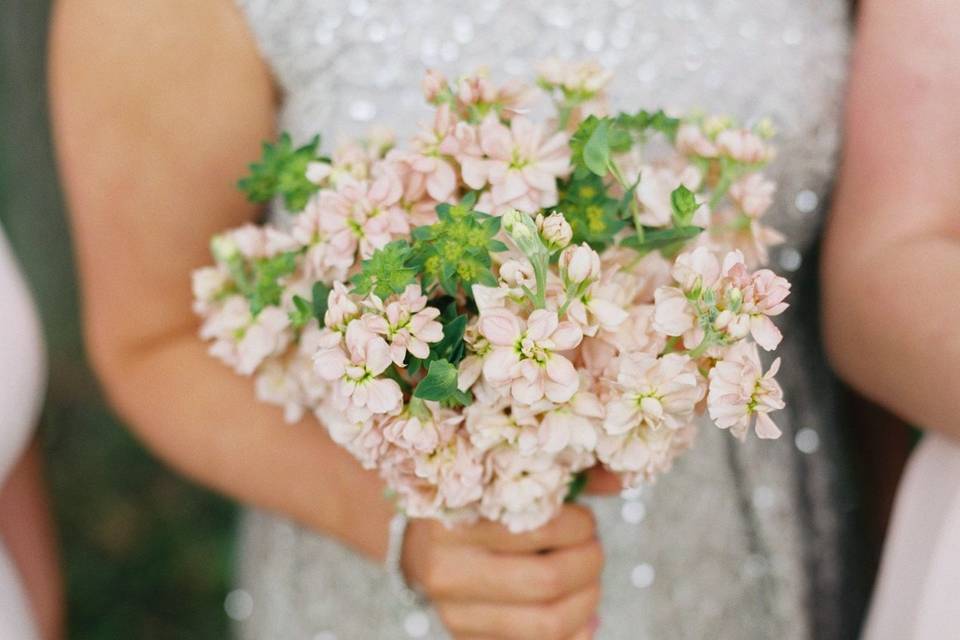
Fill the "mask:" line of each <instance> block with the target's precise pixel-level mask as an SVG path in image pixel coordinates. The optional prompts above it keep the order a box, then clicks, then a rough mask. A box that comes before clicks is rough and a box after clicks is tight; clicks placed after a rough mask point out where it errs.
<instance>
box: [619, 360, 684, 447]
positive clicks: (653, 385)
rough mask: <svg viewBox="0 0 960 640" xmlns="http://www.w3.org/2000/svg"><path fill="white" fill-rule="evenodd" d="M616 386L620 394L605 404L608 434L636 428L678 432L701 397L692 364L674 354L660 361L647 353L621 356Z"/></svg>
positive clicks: (621, 432)
mask: <svg viewBox="0 0 960 640" xmlns="http://www.w3.org/2000/svg"><path fill="white" fill-rule="evenodd" d="M617 387H618V388H619V390H620V395H619V397H616V398H614V399H613V400H612V401H611V402H609V403H608V404H607V415H606V419H605V420H604V422H603V428H604V431H606V433H608V434H610V435H622V434H624V433H627V432H629V431H631V430H632V429H637V428H640V427H646V428H649V429H653V430H657V429H661V428H667V429H679V428H680V427H682V426H684V425H686V424H689V423H690V421H691V420H693V414H694V410H695V408H696V404H697V403H698V402H699V401H700V399H701V398H702V397H703V388H702V386H701V384H700V379H699V377H698V374H697V367H696V364H695V363H694V362H693V361H692V360H691V359H690V358H689V357H687V356H684V355H680V354H676V353H670V354H667V355H665V356H663V357H660V358H657V357H656V356H652V355H650V354H648V353H627V354H624V355H622V356H621V357H620V370H619V373H618V375H617Z"/></svg>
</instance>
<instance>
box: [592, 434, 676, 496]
mask: <svg viewBox="0 0 960 640" xmlns="http://www.w3.org/2000/svg"><path fill="white" fill-rule="evenodd" d="M694 432H695V431H694V428H693V427H692V426H690V425H686V426H683V427H681V428H679V429H676V430H671V429H660V430H653V429H649V428H640V429H634V430H632V431H630V432H628V433H625V434H623V435H619V436H615V435H608V434H601V435H600V438H599V439H598V441H597V459H598V460H600V461H601V462H602V463H603V464H604V466H606V467H607V468H608V469H610V470H611V471H613V472H615V473H618V474H620V475H621V477H622V478H623V480H624V484H625V485H631V486H635V485H637V484H639V483H641V482H649V481H651V480H653V479H654V478H656V477H657V476H658V475H661V474H663V473H666V472H667V471H669V470H670V468H671V466H672V465H673V461H674V460H675V459H676V457H677V456H678V455H680V454H681V453H683V452H684V451H686V450H687V449H688V448H689V447H690V444H691V442H692V440H693V433H694Z"/></svg>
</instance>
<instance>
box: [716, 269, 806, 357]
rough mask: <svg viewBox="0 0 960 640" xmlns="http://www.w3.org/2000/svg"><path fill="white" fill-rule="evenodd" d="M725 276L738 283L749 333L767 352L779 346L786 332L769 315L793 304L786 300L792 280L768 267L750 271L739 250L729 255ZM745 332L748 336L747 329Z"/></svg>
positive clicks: (781, 311) (738, 294)
mask: <svg viewBox="0 0 960 640" xmlns="http://www.w3.org/2000/svg"><path fill="white" fill-rule="evenodd" d="M724 275H725V277H726V278H727V279H729V280H730V281H732V282H733V283H735V285H738V286H739V290H738V292H737V297H738V298H739V299H740V300H741V303H740V309H739V311H738V313H739V314H741V315H742V316H743V318H744V320H745V322H749V330H750V335H752V336H753V339H754V340H756V341H757V344H759V345H760V346H761V347H763V348H764V349H765V350H766V351H773V350H774V349H776V348H777V346H778V345H779V344H780V341H781V340H782V339H783V335H782V334H781V333H780V330H779V329H778V328H777V326H776V325H775V324H774V323H773V321H772V320H771V319H770V318H771V317H772V316H778V315H780V314H781V313H783V312H784V311H786V310H787V308H788V307H789V306H790V305H789V304H787V303H786V302H784V300H785V299H786V297H787V296H788V295H789V294H790V282H789V281H787V280H786V278H782V277H780V276H778V275H777V274H775V273H774V272H773V271H770V270H769V269H760V270H759V271H756V272H754V273H753V274H750V273H749V271H748V270H747V266H746V263H745V262H744V258H743V254H741V253H740V252H739V251H733V252H731V253H729V254H727V257H726V258H725V259H724ZM747 319H748V320H747ZM742 335H746V332H743V334H742ZM738 337H742V336H738Z"/></svg>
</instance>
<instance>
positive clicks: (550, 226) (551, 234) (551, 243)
mask: <svg viewBox="0 0 960 640" xmlns="http://www.w3.org/2000/svg"><path fill="white" fill-rule="evenodd" d="M537 230H538V231H539V232H540V237H541V238H542V239H543V244H544V245H545V246H546V247H547V248H548V249H549V250H550V251H558V250H560V249H563V248H564V247H566V246H567V245H568V244H570V240H571V239H573V229H571V228H570V223H569V222H567V219H566V218H564V217H563V214H562V213H559V212H557V211H554V212H553V213H551V214H550V215H548V216H544V215H543V214H542V213H538V214H537Z"/></svg>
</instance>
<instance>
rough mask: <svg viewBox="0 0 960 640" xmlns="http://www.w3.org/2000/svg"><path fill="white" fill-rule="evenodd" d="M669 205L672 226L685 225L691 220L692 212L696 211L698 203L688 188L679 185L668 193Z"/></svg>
mask: <svg viewBox="0 0 960 640" xmlns="http://www.w3.org/2000/svg"><path fill="white" fill-rule="evenodd" d="M670 206H671V207H672V208H673V224H674V226H677V227H685V226H688V225H689V224H690V221H691V220H693V214H694V213H696V211H697V209H698V208H699V207H700V204H699V203H698V202H697V197H696V196H695V195H694V194H693V192H692V191H690V189H687V188H686V187H685V186H684V185H680V186H679V187H677V188H676V189H674V190H673V193H671V194H670Z"/></svg>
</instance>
